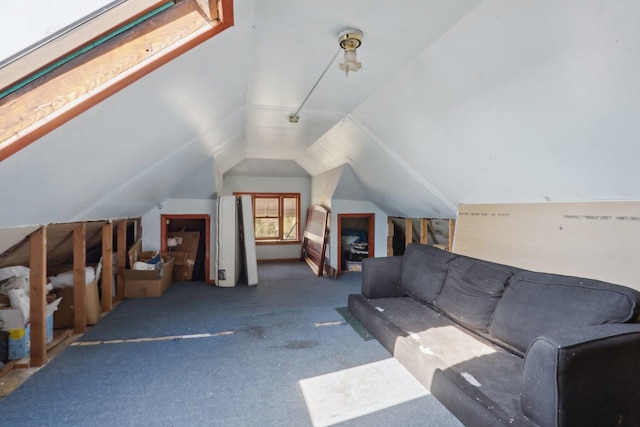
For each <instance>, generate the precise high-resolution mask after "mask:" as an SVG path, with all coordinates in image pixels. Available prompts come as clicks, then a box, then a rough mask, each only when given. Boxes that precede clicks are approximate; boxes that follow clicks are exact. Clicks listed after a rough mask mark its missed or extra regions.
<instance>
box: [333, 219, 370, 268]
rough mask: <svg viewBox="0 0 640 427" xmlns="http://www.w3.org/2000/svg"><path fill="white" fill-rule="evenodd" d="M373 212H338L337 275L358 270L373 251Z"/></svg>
mask: <svg viewBox="0 0 640 427" xmlns="http://www.w3.org/2000/svg"><path fill="white" fill-rule="evenodd" d="M375 222H376V221H375V214H373V213H351V214H338V275H339V274H340V273H342V272H343V271H359V270H360V269H361V268H362V267H361V266H362V259H364V258H369V257H373V255H374V253H375V247H374V246H375Z"/></svg>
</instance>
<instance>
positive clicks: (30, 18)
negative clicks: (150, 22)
mask: <svg viewBox="0 0 640 427" xmlns="http://www.w3.org/2000/svg"><path fill="white" fill-rule="evenodd" d="M123 1H125V0H117V1H113V0H65V1H64V2H55V1H46V0H21V1H19V2H18V1H4V2H0V39H1V40H2V43H1V44H0V67H1V66H2V65H3V64H5V63H6V62H8V61H10V60H11V59H14V58H15V57H17V56H20V54H21V53H24V52H27V51H29V50H31V49H34V48H37V46H38V45H41V44H42V43H45V42H46V41H47V40H49V39H51V38H55V37H56V35H58V34H60V33H63V32H64V31H65V29H68V28H69V27H73V26H76V25H78V24H80V23H81V22H85V21H87V20H89V19H90V18H91V16H93V15H96V14H99V13H100V12H101V11H102V10H103V9H106V8H108V7H109V6H110V5H113V4H117V3H122V2H123Z"/></svg>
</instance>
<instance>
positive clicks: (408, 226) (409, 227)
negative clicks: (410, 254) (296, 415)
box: [404, 218, 413, 248]
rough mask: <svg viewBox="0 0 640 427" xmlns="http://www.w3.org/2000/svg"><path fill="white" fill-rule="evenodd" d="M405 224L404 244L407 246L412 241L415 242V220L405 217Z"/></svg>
mask: <svg viewBox="0 0 640 427" xmlns="http://www.w3.org/2000/svg"><path fill="white" fill-rule="evenodd" d="M404 224H405V230H404V232H405V235H404V246H405V248H406V247H407V246H409V245H410V244H411V242H413V221H411V218H405V219H404Z"/></svg>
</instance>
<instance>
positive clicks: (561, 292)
mask: <svg viewBox="0 0 640 427" xmlns="http://www.w3.org/2000/svg"><path fill="white" fill-rule="evenodd" d="M639 301H640V293H638V292H637V291H635V290H633V289H631V288H627V287H625V286H618V285H613V284H610V283H605V282H600V281H598V280H591V279H584V278H579V277H568V276H559V275H553V274H545V273H536V272H529V271H523V272H519V273H517V274H515V275H514V276H513V277H511V279H510V280H509V283H508V286H507V288H506V290H505V292H504V294H503V296H502V298H501V300H500V302H499V303H498V305H497V306H496V309H495V311H494V314H493V319H492V321H491V325H490V326H489V333H490V334H491V336H492V337H494V338H497V339H498V340H500V341H503V342H504V343H506V344H508V345H510V346H513V347H514V348H516V349H517V350H520V351H522V352H523V353H524V352H526V350H527V348H528V347H529V344H530V343H531V342H532V341H533V340H534V339H535V338H537V337H538V336H541V335H543V334H547V333H550V332H555V331H560V330H564V329H569V328H577V327H584V326H593V325H602V324H606V323H623V322H628V321H633V320H635V319H636V318H637V315H638V314H637V310H638V305H639V304H638V303H639Z"/></svg>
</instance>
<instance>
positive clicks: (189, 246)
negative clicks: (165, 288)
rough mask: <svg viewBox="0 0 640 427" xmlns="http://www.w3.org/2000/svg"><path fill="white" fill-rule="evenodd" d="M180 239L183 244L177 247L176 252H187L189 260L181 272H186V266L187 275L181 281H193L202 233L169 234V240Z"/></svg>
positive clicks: (175, 232) (174, 232) (173, 232)
mask: <svg viewBox="0 0 640 427" xmlns="http://www.w3.org/2000/svg"><path fill="white" fill-rule="evenodd" d="M172 237H174V238H175V237H179V238H181V239H182V243H180V244H179V245H178V246H176V247H175V248H173V249H174V251H175V252H173V251H172V252H171V253H172V254H173V253H177V252H186V253H187V260H186V261H185V264H184V266H183V268H182V269H181V272H182V271H184V269H185V268H184V267H185V266H186V274H185V275H184V279H180V280H191V279H192V278H193V268H194V267H195V265H196V257H197V256H198V244H199V242H200V233H198V232H197V231H180V232H178V231H172V232H169V238H172Z"/></svg>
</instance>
